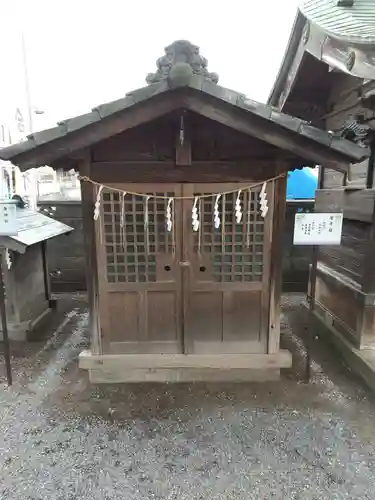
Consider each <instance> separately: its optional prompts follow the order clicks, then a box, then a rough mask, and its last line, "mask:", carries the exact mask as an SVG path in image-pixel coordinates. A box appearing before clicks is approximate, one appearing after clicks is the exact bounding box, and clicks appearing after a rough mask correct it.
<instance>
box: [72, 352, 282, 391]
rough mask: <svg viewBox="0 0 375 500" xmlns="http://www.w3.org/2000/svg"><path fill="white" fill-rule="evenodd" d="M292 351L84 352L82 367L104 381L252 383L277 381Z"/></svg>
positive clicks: (97, 382)
mask: <svg viewBox="0 0 375 500" xmlns="http://www.w3.org/2000/svg"><path fill="white" fill-rule="evenodd" d="M291 365H292V356H291V354H290V352H289V351H285V350H283V351H280V352H279V353H276V354H248V355H242V354H230V355H225V356H221V355H198V354H189V355H184V354H157V355H154V354H102V355H97V354H92V353H91V352H90V351H83V352H82V353H81V354H80V356H79V366H80V368H83V369H86V370H88V371H89V377H90V381H91V382H92V383H95V384H101V383H131V382H135V383H140V382H164V383H165V382H250V381H258V382H264V381H270V380H272V381H274V380H278V379H279V377H280V368H290V367H291Z"/></svg>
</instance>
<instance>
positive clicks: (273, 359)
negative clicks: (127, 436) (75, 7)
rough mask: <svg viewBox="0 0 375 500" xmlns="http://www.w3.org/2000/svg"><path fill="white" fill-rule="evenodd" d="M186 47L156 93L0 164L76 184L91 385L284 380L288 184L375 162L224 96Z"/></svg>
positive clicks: (6, 152) (41, 136)
mask: <svg viewBox="0 0 375 500" xmlns="http://www.w3.org/2000/svg"><path fill="white" fill-rule="evenodd" d="M217 82H218V76H217V75H216V74H214V73H209V72H208V70H207V61H206V60H205V59H204V57H202V56H201V55H200V54H199V49H198V47H196V46H195V45H192V44H191V43H189V42H187V41H177V42H174V43H173V44H172V45H170V46H168V47H167V48H166V49H165V55H164V56H163V57H161V58H160V59H159V60H158V61H157V71H156V73H154V74H149V75H148V76H147V84H148V85H147V86H146V87H143V88H141V89H138V90H135V91H133V92H131V93H129V94H127V95H126V97H124V98H122V99H119V100H118V101H114V102H110V103H108V104H103V105H101V106H98V107H96V108H94V109H93V110H92V111H91V112H90V113H88V114H86V115H83V116H79V117H75V118H72V119H69V120H66V121H63V122H61V123H59V125H58V126H57V127H55V128H53V129H50V130H46V131H43V132H39V133H36V134H33V135H32V136H30V137H29V138H28V140H27V141H26V142H24V143H21V144H19V145H16V146H12V147H10V148H7V149H3V150H2V151H0V158H4V159H7V160H11V161H12V162H14V163H15V164H17V165H19V166H20V168H21V169H23V170H25V169H28V168H31V167H35V166H38V165H44V164H49V165H51V166H52V167H53V168H55V169H59V168H63V169H66V170H70V169H71V168H74V169H76V170H79V173H80V176H81V185H82V203H83V211H84V213H83V217H84V231H85V238H86V252H87V262H88V274H87V276H88V287H89V297H90V318H91V321H90V330H91V349H90V351H86V352H83V353H82V354H81V356H80V366H81V367H82V368H85V369H88V370H89V372H90V378H91V380H92V381H93V382H122V381H144V380H155V381H186V380H228V379H230V380H236V379H238V380H250V379H258V380H259V379H262V380H264V379H267V378H268V379H270V378H271V379H273V378H277V377H278V375H279V372H280V368H283V367H288V366H290V365H291V356H290V353H288V352H286V351H283V350H280V347H279V339H280V293H281V291H280V288H281V287H280V285H281V272H282V269H281V246H280V243H281V236H282V231H283V219H284V212H285V198H286V196H285V185H286V174H287V172H288V171H289V170H293V169H295V168H300V167H301V166H308V165H311V166H313V165H316V164H327V165H329V166H330V168H333V169H337V170H339V171H342V172H346V171H347V169H348V165H349V164H350V163H351V162H358V161H361V160H363V158H364V157H366V155H367V154H368V152H367V150H366V148H362V147H359V146H357V145H354V144H352V143H350V142H348V141H346V140H343V139H336V138H334V137H332V136H331V135H329V134H328V133H326V132H324V131H322V130H319V129H316V128H314V127H312V126H311V125H310V124H309V123H307V122H304V121H302V120H300V119H298V118H293V117H292V116H288V115H284V114H282V113H279V112H277V111H276V110H275V109H273V108H272V107H271V106H267V105H264V104H259V103H257V102H254V101H252V100H250V99H248V98H247V97H246V96H244V95H243V94H240V93H238V92H234V91H232V90H229V89H226V88H223V87H220V86H219V85H218V84H217Z"/></svg>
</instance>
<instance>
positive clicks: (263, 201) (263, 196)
mask: <svg viewBox="0 0 375 500" xmlns="http://www.w3.org/2000/svg"><path fill="white" fill-rule="evenodd" d="M266 187H267V183H266V182H265V183H264V184H263V186H262V189H261V190H260V193H259V205H260V214H261V216H262V217H263V218H264V217H265V216H266V215H267V212H268V202H267V193H266Z"/></svg>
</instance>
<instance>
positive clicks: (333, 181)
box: [324, 168, 344, 188]
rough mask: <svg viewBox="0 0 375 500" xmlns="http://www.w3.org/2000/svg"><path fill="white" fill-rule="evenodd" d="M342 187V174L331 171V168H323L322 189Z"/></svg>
mask: <svg viewBox="0 0 375 500" xmlns="http://www.w3.org/2000/svg"><path fill="white" fill-rule="evenodd" d="M343 185H344V174H343V173H342V172H338V171H337V170H333V169H332V168H324V187H325V188H336V187H341V186H343Z"/></svg>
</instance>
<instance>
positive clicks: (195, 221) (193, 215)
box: [191, 196, 199, 232]
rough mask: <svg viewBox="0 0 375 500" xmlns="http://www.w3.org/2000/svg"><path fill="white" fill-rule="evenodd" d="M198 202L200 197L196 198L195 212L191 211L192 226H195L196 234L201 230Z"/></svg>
mask: <svg viewBox="0 0 375 500" xmlns="http://www.w3.org/2000/svg"><path fill="white" fill-rule="evenodd" d="M198 201H199V198H198V196H196V197H195V199H194V205H193V210H192V211H191V220H192V226H193V231H195V232H197V231H198V230H199V215H198Z"/></svg>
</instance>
